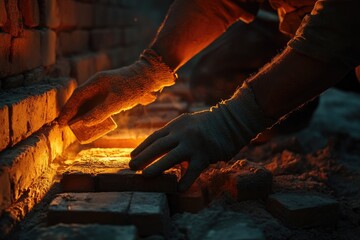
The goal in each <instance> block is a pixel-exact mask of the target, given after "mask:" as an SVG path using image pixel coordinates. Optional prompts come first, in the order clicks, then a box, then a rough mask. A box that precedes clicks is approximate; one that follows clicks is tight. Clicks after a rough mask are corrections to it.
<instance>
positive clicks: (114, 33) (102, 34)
mask: <svg viewBox="0 0 360 240" xmlns="http://www.w3.org/2000/svg"><path fill="white" fill-rule="evenodd" d="M121 38H122V33H121V30H118V29H95V30H92V31H91V42H90V43H91V49H92V50H94V51H98V50H103V49H109V48H111V47H113V46H115V45H120V44H121V41H122V40H121Z"/></svg>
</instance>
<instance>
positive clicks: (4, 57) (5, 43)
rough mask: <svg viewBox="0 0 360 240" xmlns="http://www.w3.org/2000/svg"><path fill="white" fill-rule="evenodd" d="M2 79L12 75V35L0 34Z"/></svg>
mask: <svg viewBox="0 0 360 240" xmlns="http://www.w3.org/2000/svg"><path fill="white" fill-rule="evenodd" d="M0 43H1V44H0V78H3V77H5V76H7V75H10V74H11V69H9V68H10V67H9V60H10V49H11V35H10V34H7V33H1V32H0Z"/></svg>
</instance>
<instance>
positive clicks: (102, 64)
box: [95, 53, 111, 72]
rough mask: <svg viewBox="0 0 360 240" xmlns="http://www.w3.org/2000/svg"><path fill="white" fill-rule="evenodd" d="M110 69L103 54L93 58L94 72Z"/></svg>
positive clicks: (108, 59)
mask: <svg viewBox="0 0 360 240" xmlns="http://www.w3.org/2000/svg"><path fill="white" fill-rule="evenodd" d="M110 68H111V63H110V58H109V56H108V55H107V54H105V53H100V54H98V55H96V57H95V69H96V72H100V71H104V70H108V69H110Z"/></svg>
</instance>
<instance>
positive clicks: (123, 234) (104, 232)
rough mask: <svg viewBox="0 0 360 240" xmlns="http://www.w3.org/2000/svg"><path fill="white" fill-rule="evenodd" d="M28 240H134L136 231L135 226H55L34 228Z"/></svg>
mask: <svg viewBox="0 0 360 240" xmlns="http://www.w3.org/2000/svg"><path fill="white" fill-rule="evenodd" d="M29 239H34V240H43V239H52V240H63V239H89V240H103V239H107V240H118V239H127V240H136V239H138V238H137V230H136V227H135V226H132V225H128V226H111V225H98V224H90V225H80V224H71V225H67V224H57V225H54V226H50V227H46V228H45V227H44V228H36V229H34V230H33V231H32V233H31V235H30V237H29Z"/></svg>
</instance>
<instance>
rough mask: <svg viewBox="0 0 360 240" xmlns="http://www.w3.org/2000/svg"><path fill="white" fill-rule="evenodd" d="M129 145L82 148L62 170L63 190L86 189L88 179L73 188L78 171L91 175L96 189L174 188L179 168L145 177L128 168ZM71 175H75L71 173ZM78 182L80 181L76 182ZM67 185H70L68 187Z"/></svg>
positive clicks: (163, 189) (154, 189) (159, 190)
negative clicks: (72, 184)
mask: <svg viewBox="0 0 360 240" xmlns="http://www.w3.org/2000/svg"><path fill="white" fill-rule="evenodd" d="M132 150H133V149H132V148H91V149H87V150H83V151H81V152H80V153H79V154H78V155H77V156H76V158H75V160H74V162H73V163H71V165H70V166H69V167H68V169H67V170H66V171H65V173H64V177H65V180H66V184H62V189H63V191H81V192H82V191H86V189H89V182H90V180H87V181H84V182H85V183H84V185H83V186H79V188H78V189H76V188H75V187H74V186H75V185H74V186H71V181H73V182H75V181H76V179H77V178H79V174H84V175H86V176H84V179H86V178H87V177H89V176H92V177H93V178H94V182H95V187H94V189H95V191H99V192H112V191H144V192H166V193H174V192H176V191H177V180H178V179H179V178H180V169H170V170H168V171H167V172H165V173H164V174H163V175H161V176H159V177H156V178H146V177H144V176H142V175H141V174H140V173H139V172H134V171H131V170H130V169H129V166H128V163H129V161H130V152H131V151H132ZM72 175H74V176H72ZM77 185H80V184H77ZM67 186H71V188H70V189H68V187H67Z"/></svg>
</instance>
